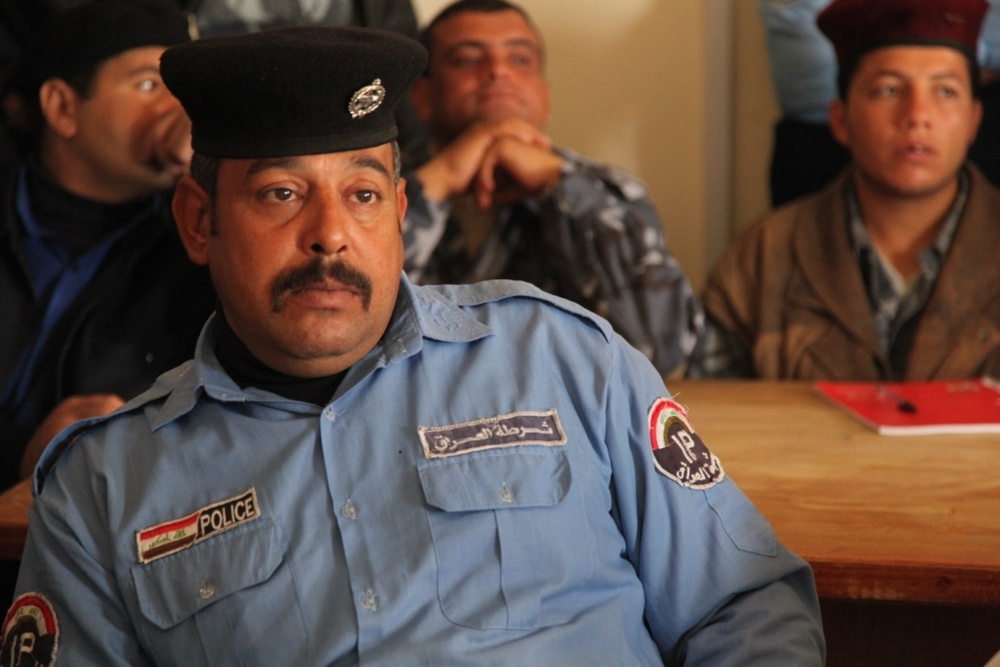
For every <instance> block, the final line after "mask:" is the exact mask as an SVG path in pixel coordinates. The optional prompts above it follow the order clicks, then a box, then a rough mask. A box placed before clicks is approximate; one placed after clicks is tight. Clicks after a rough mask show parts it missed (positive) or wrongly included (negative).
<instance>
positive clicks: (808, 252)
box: [689, 0, 1000, 380]
mask: <svg viewBox="0 0 1000 667" xmlns="http://www.w3.org/2000/svg"><path fill="white" fill-rule="evenodd" d="M986 8H987V3H986V2H985V0H947V1H944V2H935V3H926V2H923V1H922V0H885V1H883V2H879V3H871V2H868V0H835V2H833V3H832V4H831V5H830V6H829V7H828V8H827V9H826V10H825V11H824V12H823V13H822V14H821V15H820V16H819V18H818V21H817V22H818V25H819V27H820V29H821V30H822V31H823V32H824V33H825V34H826V35H827V37H829V38H830V40H831V41H832V42H833V44H834V46H835V48H836V50H837V57H838V62H839V65H840V73H839V77H838V88H839V93H840V97H839V99H838V100H837V101H835V102H834V103H833V105H832V107H831V113H830V116H831V128H832V131H833V133H834V135H835V136H836V137H837V139H838V140H839V141H840V142H841V143H843V144H844V145H845V146H847V147H848V149H849V150H850V151H851V155H852V166H851V168H850V169H849V170H848V171H847V172H846V173H844V174H842V175H841V176H840V177H839V178H838V179H837V180H836V181H835V182H834V183H833V184H832V185H830V186H829V187H827V188H826V189H825V190H824V191H822V192H820V193H818V194H816V195H813V196H809V197H805V198H802V199H799V200H796V201H794V202H792V203H791V204H789V205H787V206H785V207H783V208H780V209H778V210H777V211H775V212H773V213H772V214H770V215H769V216H767V217H766V218H765V219H764V220H763V221H761V223H760V224H758V225H756V226H755V227H753V228H752V229H750V230H748V231H747V232H746V233H744V234H743V236H742V237H741V238H740V239H739V240H738V241H737V242H736V243H735V244H734V246H733V247H732V248H730V249H729V251H728V252H727V254H726V255H725V256H724V257H723V259H722V260H721V261H720V263H719V264H718V266H717V267H716V268H715V269H714V271H713V273H712V275H711V276H710V277H709V281H708V284H707V286H706V289H705V292H704V305H705V309H706V313H707V315H708V320H709V322H708V331H707V332H706V336H705V337H704V338H703V339H702V340H701V341H700V342H699V344H698V347H697V348H696V350H695V352H694V355H693V358H692V360H691V364H690V366H689V374H690V375H691V376H692V377H734V376H737V377H740V376H742V377H761V378H789V379H791V378H797V379H820V378H828V379H855V380H876V379H894V380H923V379H929V378H957V377H972V376H979V375H984V374H1000V190H997V189H996V188H995V187H993V186H992V185H990V184H989V183H988V182H987V181H986V180H985V179H984V178H983V176H982V175H981V174H980V173H979V172H978V171H977V170H976V168H975V167H973V166H972V165H971V164H969V163H968V162H966V152H967V149H968V147H969V144H970V143H971V142H972V140H973V138H974V137H975V134H976V131H977V129H978V127H979V121H980V117H981V114H982V109H981V106H980V103H979V99H978V90H977V88H978V72H977V65H976V59H975V57H974V56H975V42H976V38H977V36H978V34H979V28H980V25H981V23H982V18H983V15H984V13H985V11H986Z"/></svg>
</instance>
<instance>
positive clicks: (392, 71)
mask: <svg viewBox="0 0 1000 667" xmlns="http://www.w3.org/2000/svg"><path fill="white" fill-rule="evenodd" d="M426 62H427V52H426V50H425V49H424V47H422V46H421V45H420V44H418V43H417V42H415V41H413V40H411V39H409V38H407V37H403V36H402V35H399V34H397V33H394V32H388V31H385V30H378V29H375V28H356V27H329V26H310V27H294V28H282V29H276V30H265V31H261V32H256V33H251V34H246V35H238V36H230V37H214V38H209V39H202V40H198V41H195V42H191V43H190V44H183V45H180V46H175V47H173V48H171V49H168V50H167V51H166V52H164V54H163V57H162V58H161V60H160V72H161V73H162V75H163V81H164V83H166V84H167V87H168V88H169V89H170V92H172V93H173V94H174V95H175V96H176V97H177V99H179V100H180V101H181V104H182V105H183V106H184V109H185V110H186V111H187V114H188V116H189V117H190V118H191V134H192V142H191V143H192V146H193V147H194V150H195V151H196V152H198V153H201V154H203V155H208V156H212V157H220V158H263V157H282V156H289V155H314V154H318V153H335V152H339V151H349V150H358V149H361V148H368V147H371V146H377V145H379V144H384V143H387V142H389V141H392V140H393V139H395V138H396V135H397V130H396V122H395V118H394V115H393V109H394V107H395V106H396V103H397V102H399V100H400V99H402V98H403V96H404V95H405V94H406V93H407V91H408V89H409V87H410V84H412V83H413V81H414V80H415V79H416V78H417V76H419V75H420V73H421V72H422V71H423V69H424V66H425V64H426Z"/></svg>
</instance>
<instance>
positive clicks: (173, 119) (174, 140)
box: [153, 106, 194, 178]
mask: <svg viewBox="0 0 1000 667" xmlns="http://www.w3.org/2000/svg"><path fill="white" fill-rule="evenodd" d="M153 137H154V138H153V141H154V142H155V143H154V147H153V160H154V161H155V163H156V166H157V167H158V168H160V169H162V170H163V171H167V172H171V173H174V174H176V176H177V178H180V177H181V176H184V175H185V174H187V173H188V170H189V169H190V167H191V158H192V156H193V155H194V149H193V148H192V147H191V120H190V119H189V118H188V116H187V114H186V113H184V109H182V108H181V107H180V106H178V107H177V108H176V109H175V110H173V111H172V112H170V113H167V114H164V115H163V116H162V117H161V118H160V119H159V120H157V122H156V125H155V126H154V128H153Z"/></svg>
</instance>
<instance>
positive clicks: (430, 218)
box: [403, 178, 451, 284]
mask: <svg viewBox="0 0 1000 667" xmlns="http://www.w3.org/2000/svg"><path fill="white" fill-rule="evenodd" d="M406 198H407V200H408V202H409V204H408V206H407V209H406V217H405V218H404V219H403V249H404V255H403V271H405V272H406V275H407V276H408V277H409V279H410V280H411V281H413V282H414V283H416V284H422V283H423V282H425V279H426V278H427V276H426V275H425V273H426V272H427V269H428V266H429V264H430V260H431V256H432V255H433V254H434V250H435V248H437V246H438V244H439V243H440V242H441V238H442V237H443V236H444V231H445V227H446V226H447V224H448V215H449V213H450V211H451V207H450V205H449V204H448V202H435V201H431V200H430V199H429V198H427V197H424V189H423V187H422V186H421V185H420V181H419V180H417V179H416V178H407V179H406Z"/></svg>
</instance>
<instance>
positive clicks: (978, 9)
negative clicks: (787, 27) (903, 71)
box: [816, 0, 989, 61]
mask: <svg viewBox="0 0 1000 667" xmlns="http://www.w3.org/2000/svg"><path fill="white" fill-rule="evenodd" d="M988 7H989V5H988V3H987V2H986V0H834V2H832V3H831V4H830V5H829V6H828V7H827V8H826V9H824V10H823V11H822V12H821V13H820V14H819V16H818V17H817V18H816V24H817V26H818V27H819V29H820V30H821V31H823V34H825V35H826V36H827V38H828V39H829V40H830V41H831V42H832V43H833V46H834V49H835V50H836V52H837V59H838V60H840V61H844V60H845V59H847V58H853V57H857V56H859V55H861V54H862V53H865V52H867V51H870V50H872V49H876V48H879V47H883V46H894V45H895V46H899V45H924V44H926V45H940V46H950V47H952V48H954V49H957V50H959V51H961V52H963V53H964V54H966V55H967V56H969V57H970V58H972V59H975V57H976V40H978V39H979V30H980V28H981V26H982V22H983V16H984V15H985V14H986V10H987V8H988Z"/></svg>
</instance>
